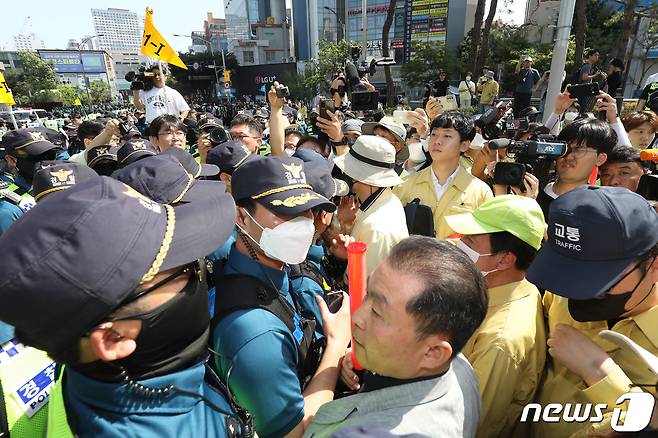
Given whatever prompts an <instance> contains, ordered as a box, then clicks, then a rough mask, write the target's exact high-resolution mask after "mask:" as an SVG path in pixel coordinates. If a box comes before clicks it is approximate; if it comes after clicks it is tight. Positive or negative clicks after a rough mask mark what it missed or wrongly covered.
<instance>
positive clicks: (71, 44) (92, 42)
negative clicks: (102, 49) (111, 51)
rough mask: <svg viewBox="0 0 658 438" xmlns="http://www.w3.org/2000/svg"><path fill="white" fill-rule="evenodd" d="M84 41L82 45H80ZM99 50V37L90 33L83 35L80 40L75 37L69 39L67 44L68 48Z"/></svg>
mask: <svg viewBox="0 0 658 438" xmlns="http://www.w3.org/2000/svg"><path fill="white" fill-rule="evenodd" d="M80 43H82V45H80ZM78 48H80V49H82V50H99V48H98V38H91V37H90V36H89V35H87V36H83V37H82V38H81V39H80V40H77V39H75V38H71V39H69V41H68V43H67V44H66V50H78Z"/></svg>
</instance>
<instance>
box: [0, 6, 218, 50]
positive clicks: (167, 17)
mask: <svg viewBox="0 0 658 438" xmlns="http://www.w3.org/2000/svg"><path fill="white" fill-rule="evenodd" d="M4 3H5V1H3V8H2V9H3V15H4V17H3V20H2V27H1V28H0V29H1V30H0V48H2V49H4V50H13V49H14V40H13V35H14V34H17V33H19V32H21V31H26V30H28V29H23V23H24V21H25V17H27V16H30V17H31V20H30V22H31V25H30V26H29V30H30V31H32V32H34V33H36V34H37V35H39V36H40V37H41V39H43V40H44V42H45V43H46V47H47V48H49V49H50V48H59V49H64V48H66V43H67V42H68V40H69V39H70V38H75V39H78V40H79V39H80V37H82V36H84V35H93V34H94V24H93V22H92V20H91V9H92V8H96V9H107V8H120V9H129V10H131V11H134V12H137V13H139V14H142V15H143V14H144V11H145V10H146V6H151V8H153V17H154V18H153V20H154V22H155V26H156V27H157V28H158V30H159V31H160V32H161V33H162V34H163V35H164V36H165V38H167V39H168V40H169V43H170V44H171V45H172V46H174V48H176V49H177V50H181V51H187V47H188V46H189V45H190V44H191V41H190V39H189V38H179V37H173V36H172V34H174V33H180V34H189V33H190V32H191V31H193V30H202V29H203V21H204V20H205V19H206V12H212V13H213V14H214V16H215V17H223V16H224V13H223V9H224V3H223V1H222V0H187V1H184V2H181V1H176V0H60V1H53V0H28V1H22V2H21V1H15V0H14V1H9V0H7V1H6V4H4Z"/></svg>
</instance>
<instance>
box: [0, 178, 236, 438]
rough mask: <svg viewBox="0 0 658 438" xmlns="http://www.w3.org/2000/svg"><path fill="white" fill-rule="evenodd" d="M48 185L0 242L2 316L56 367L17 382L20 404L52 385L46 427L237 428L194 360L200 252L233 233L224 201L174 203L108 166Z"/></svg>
mask: <svg viewBox="0 0 658 438" xmlns="http://www.w3.org/2000/svg"><path fill="white" fill-rule="evenodd" d="M56 196H57V201H58V202H44V203H39V204H38V205H37V206H36V207H35V208H34V209H33V211H31V212H30V214H29V215H27V216H25V218H24V219H23V220H21V221H20V222H19V223H17V224H16V225H15V226H13V227H12V229H10V230H9V231H8V232H7V233H6V234H5V236H3V238H2V241H1V243H0V252H2V254H3V255H4V258H3V263H2V266H0V278H1V279H2V280H1V281H0V300H2V303H3V305H2V308H1V309H0V319H2V320H3V321H6V322H8V323H9V324H12V325H13V326H15V327H16V337H17V339H19V340H21V341H22V342H23V343H25V344H26V345H31V346H34V347H35V348H39V349H41V350H43V351H45V352H47V353H48V354H49V355H50V356H51V357H52V358H53V359H55V360H56V361H57V362H58V363H59V364H62V365H63V368H61V369H58V370H57V371H55V370H53V369H52V368H46V369H44V370H43V371H42V372H41V373H40V374H39V375H38V376H36V377H35V378H33V379H31V380H29V381H28V382H27V384H26V385H24V386H23V387H20V388H19V389H18V392H19V396H20V397H21V400H24V403H25V404H26V405H27V406H26V408H25V409H28V408H31V407H32V403H33V402H36V403H38V402H39V394H41V393H42V392H44V391H45V392H47V391H51V396H50V402H49V406H48V426H47V429H48V435H49V436H53V437H64V436H73V435H74V434H75V435H76V436H163V437H164V436H180V432H181V431H183V430H184V431H185V432H186V433H187V434H189V435H190V436H218V437H225V436H236V435H238V436H239V435H240V434H241V432H242V431H243V430H244V429H243V426H244V422H243V421H242V420H241V419H240V417H239V416H237V415H236V414H235V411H234V409H233V407H232V406H231V404H230V397H229V396H228V394H227V392H226V388H225V387H224V386H223V385H221V383H219V381H218V380H217V379H216V378H214V376H213V374H212V373H211V371H210V370H209V368H206V364H205V362H206V358H207V353H206V345H207V339H208V323H209V315H208V302H207V290H206V289H205V284H206V283H205V281H204V277H203V274H204V273H203V269H202V267H203V265H202V264H199V263H197V259H198V258H200V257H203V255H204V254H206V253H208V252H210V251H211V250H212V249H213V248H216V247H217V246H219V245H220V244H221V243H222V241H223V240H224V239H226V238H227V237H228V235H229V233H230V231H231V230H232V228H233V224H234V222H233V218H234V216H233V215H234V204H233V201H232V200H231V198H230V197H229V196H228V195H226V194H224V193H221V191H216V192H215V193H214V194H213V195H211V196H208V197H207V198H206V199H205V200H203V201H198V202H190V203H186V204H184V205H181V206H177V207H171V206H169V205H163V204H158V203H156V202H154V201H152V200H150V199H149V198H147V197H145V196H143V195H141V194H139V193H137V192H136V191H134V190H133V189H131V188H129V187H128V186H126V185H125V184H122V183H120V182H118V181H115V180H113V179H110V178H106V177H95V178H92V179H90V180H88V181H85V182H83V183H80V184H76V185H75V187H72V188H70V189H68V190H65V191H62V192H61V193H60V194H58V195H56ZM81 218H83V219H81ZM37 231H38V232H37ZM26 258H27V259H29V260H30V262H29V263H25V260H26ZM64 273H65V275H63V274H64ZM183 321H184V322H183ZM163 340H166V342H163ZM53 381H55V383H54V386H52V389H49V387H50V386H51V385H53ZM44 427H45V426H44ZM44 430H45V429H44Z"/></svg>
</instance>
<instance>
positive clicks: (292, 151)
mask: <svg viewBox="0 0 658 438" xmlns="http://www.w3.org/2000/svg"><path fill="white" fill-rule="evenodd" d="M284 150H285V151H286V155H287V156H289V157H292V156H293V155H294V154H295V149H291V148H285V149H284Z"/></svg>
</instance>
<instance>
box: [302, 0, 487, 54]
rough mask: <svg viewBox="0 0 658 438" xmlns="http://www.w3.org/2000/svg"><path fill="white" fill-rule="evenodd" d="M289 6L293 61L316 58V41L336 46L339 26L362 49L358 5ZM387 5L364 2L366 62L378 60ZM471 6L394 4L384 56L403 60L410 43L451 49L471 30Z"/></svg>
mask: <svg viewBox="0 0 658 438" xmlns="http://www.w3.org/2000/svg"><path fill="white" fill-rule="evenodd" d="M292 1H293V18H294V23H295V30H294V32H295V52H296V55H297V59H300V60H307V59H310V58H315V57H317V47H318V42H319V41H320V39H321V38H324V39H326V40H328V41H337V40H342V39H343V36H342V33H343V31H342V27H343V23H344V24H345V27H346V34H347V38H348V39H349V40H351V41H354V42H357V43H359V45H362V41H363V36H364V32H363V13H362V7H363V1H362V0H308V1H306V0H292ZM389 3H390V1H389V0H368V1H367V6H366V26H365V37H366V48H367V56H369V57H379V56H381V54H382V29H383V28H384V22H385V21H386V16H387V14H388V6H389ZM476 5H477V0H465V1H464V0H461V1H457V0H452V1H449V0H397V2H396V5H395V13H394V17H393V23H392V25H391V30H390V33H389V44H390V52H389V53H390V54H391V55H393V56H394V57H395V59H396V61H397V62H398V63H399V62H403V61H404V59H408V57H409V55H410V48H411V44H412V42H413V41H427V42H437V43H444V44H446V45H447V47H450V48H454V47H457V46H458V45H459V44H460V43H461V42H462V41H463V39H464V36H466V34H468V31H469V30H470V29H471V28H472V27H473V21H474V18H473V17H474V15H475V7H476ZM334 12H335V13H334ZM448 23H450V25H449V26H448ZM405 49H406V50H405Z"/></svg>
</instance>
